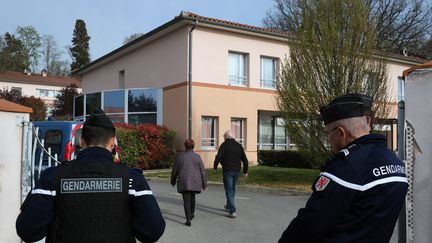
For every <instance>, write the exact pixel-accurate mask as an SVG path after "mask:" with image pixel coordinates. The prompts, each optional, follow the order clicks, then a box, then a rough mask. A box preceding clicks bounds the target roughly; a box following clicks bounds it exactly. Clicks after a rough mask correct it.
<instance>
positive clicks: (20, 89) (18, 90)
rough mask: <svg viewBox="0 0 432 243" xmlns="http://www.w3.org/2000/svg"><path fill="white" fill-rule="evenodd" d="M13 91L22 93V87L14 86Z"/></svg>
mask: <svg viewBox="0 0 432 243" xmlns="http://www.w3.org/2000/svg"><path fill="white" fill-rule="evenodd" d="M11 91H14V92H16V93H17V94H18V95H22V88H21V87H12V88H11Z"/></svg>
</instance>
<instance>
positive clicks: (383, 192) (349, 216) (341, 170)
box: [279, 134, 408, 243]
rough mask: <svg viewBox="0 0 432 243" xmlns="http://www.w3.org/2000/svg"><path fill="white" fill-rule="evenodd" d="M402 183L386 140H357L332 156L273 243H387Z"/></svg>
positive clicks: (401, 195)
mask: <svg viewBox="0 0 432 243" xmlns="http://www.w3.org/2000/svg"><path fill="white" fill-rule="evenodd" d="M407 188H408V184H407V180H406V176H405V167H404V164H403V163H402V162H401V161H400V160H399V159H398V158H397V157H396V156H395V155H394V154H393V153H392V152H391V151H390V150H388V149H387V144H386V138H385V137H383V136H381V135H375V134H370V135H366V136H363V137H360V138H358V139H357V140H355V141H353V142H352V143H351V144H349V145H348V146H346V147H345V148H344V149H342V150H341V151H340V152H339V153H338V154H336V155H335V156H333V157H332V158H331V159H330V160H329V161H328V162H327V163H326V165H325V166H324V167H323V169H322V170H321V174H320V176H319V177H318V178H317V180H316V181H315V182H314V184H313V186H312V190H313V193H312V195H311V197H310V198H309V200H308V202H307V203H306V206H305V208H302V209H300V210H299V212H298V215H297V217H296V218H294V219H293V220H292V222H291V223H290V225H289V226H288V228H287V229H286V230H285V232H284V233H283V235H282V237H281V239H280V240H279V242H302V243H303V242H337V243H342V242H374V243H380V242H389V240H390V238H391V235H392V232H393V229H394V227H395V223H396V220H397V218H398V215H399V213H400V211H401V208H402V205H403V202H404V200H405V195H406V192H407Z"/></svg>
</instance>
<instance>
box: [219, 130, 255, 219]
mask: <svg viewBox="0 0 432 243" xmlns="http://www.w3.org/2000/svg"><path fill="white" fill-rule="evenodd" d="M224 139H225V141H224V142H223V143H222V144H221V146H220V147H219V150H218V153H217V155H216V158H215V161H214V165H213V169H214V170H215V171H216V170H217V167H218V164H219V163H221V165H222V171H223V183H224V188H225V196H226V200H227V201H226V205H225V206H224V208H225V210H226V211H228V212H229V214H228V217H230V218H235V217H236V216H237V215H236V207H235V188H236V184H237V180H238V177H239V174H240V169H241V163H240V161H242V162H243V175H244V176H245V177H247V175H248V163H249V162H248V159H247V157H246V154H245V151H244V149H243V147H242V146H241V145H240V144H239V143H238V142H237V141H236V140H235V139H234V136H233V135H232V133H231V131H230V130H228V131H226V132H225V134H224Z"/></svg>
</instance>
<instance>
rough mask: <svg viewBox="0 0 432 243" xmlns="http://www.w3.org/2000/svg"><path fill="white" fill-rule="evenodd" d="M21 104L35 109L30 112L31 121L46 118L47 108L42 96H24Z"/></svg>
mask: <svg viewBox="0 0 432 243" xmlns="http://www.w3.org/2000/svg"><path fill="white" fill-rule="evenodd" d="M20 104H21V105H23V106H27V107H31V108H32V109H33V113H31V114H30V120H31V121H43V120H45V119H46V116H47V114H46V112H47V108H46V106H45V103H44V102H43V100H42V99H41V98H36V97H34V96H33V95H32V96H30V97H28V96H24V97H22V99H21V102H20Z"/></svg>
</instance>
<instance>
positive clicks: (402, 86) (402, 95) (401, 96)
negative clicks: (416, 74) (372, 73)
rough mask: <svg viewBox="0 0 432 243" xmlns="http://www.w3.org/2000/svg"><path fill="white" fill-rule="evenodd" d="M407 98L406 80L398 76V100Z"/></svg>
mask: <svg viewBox="0 0 432 243" xmlns="http://www.w3.org/2000/svg"><path fill="white" fill-rule="evenodd" d="M403 100H405V80H404V79H403V78H402V77H398V102H399V101H403Z"/></svg>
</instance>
